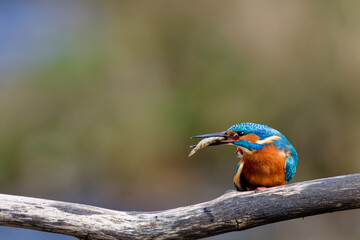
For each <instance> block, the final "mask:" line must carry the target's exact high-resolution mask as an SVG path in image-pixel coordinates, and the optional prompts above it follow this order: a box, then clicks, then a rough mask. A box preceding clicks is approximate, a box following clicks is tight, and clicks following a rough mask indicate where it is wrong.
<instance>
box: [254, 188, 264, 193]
mask: <svg viewBox="0 0 360 240" xmlns="http://www.w3.org/2000/svg"><path fill="white" fill-rule="evenodd" d="M264 189H267V187H257V188H255V190H254V192H255V193H258V192H260V191H261V190H264Z"/></svg>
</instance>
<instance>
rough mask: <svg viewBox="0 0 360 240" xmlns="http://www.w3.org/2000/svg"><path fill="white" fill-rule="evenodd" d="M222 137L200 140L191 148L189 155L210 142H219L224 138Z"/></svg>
mask: <svg viewBox="0 0 360 240" xmlns="http://www.w3.org/2000/svg"><path fill="white" fill-rule="evenodd" d="M224 139H225V138H224V137H208V138H204V139H203V140H201V141H200V142H199V143H198V144H197V145H196V146H195V147H194V149H193V150H191V152H190V154H189V157H191V156H192V155H194V154H195V153H196V152H197V151H198V150H199V149H201V148H204V147H207V146H209V145H210V144H213V143H215V142H219V141H221V140H224Z"/></svg>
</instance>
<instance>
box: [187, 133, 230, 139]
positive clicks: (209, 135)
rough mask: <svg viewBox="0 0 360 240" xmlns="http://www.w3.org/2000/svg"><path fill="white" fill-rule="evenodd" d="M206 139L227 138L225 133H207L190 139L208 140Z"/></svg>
mask: <svg viewBox="0 0 360 240" xmlns="http://www.w3.org/2000/svg"><path fill="white" fill-rule="evenodd" d="M208 137H225V138H226V137H229V135H227V134H226V133H225V132H217V133H207V134H202V135H197V136H193V137H191V138H208Z"/></svg>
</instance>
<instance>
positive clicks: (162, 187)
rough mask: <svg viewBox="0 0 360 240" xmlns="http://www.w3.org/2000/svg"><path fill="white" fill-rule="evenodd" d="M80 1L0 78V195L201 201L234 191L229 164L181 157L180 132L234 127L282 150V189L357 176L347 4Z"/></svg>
mask: <svg viewBox="0 0 360 240" xmlns="http://www.w3.org/2000/svg"><path fill="white" fill-rule="evenodd" d="M66 4H69V5H71V3H66ZM82 5H84V7H83V8H82V7H80V8H78V10H76V11H73V12H72V13H71V14H73V15H74V16H76V17H74V16H73V15H71V16H69V17H71V20H72V21H71V24H68V25H66V26H65V29H66V31H60V32H59V33H58V35H55V37H56V38H55V40H53V41H54V42H50V43H49V44H50V46H53V47H52V48H51V51H52V52H51V53H49V54H48V55H46V56H47V57H45V58H43V59H41V60H39V61H37V62H34V63H31V64H29V65H28V66H26V67H21V68H20V67H19V68H17V69H16V70H14V71H13V72H11V74H8V75H6V76H7V78H8V79H5V80H6V81H3V82H2V83H1V88H0V112H1V119H0V132H1V134H0V146H1V147H0V187H1V189H2V192H8V193H16V194H20V195H30V196H36V197H49V198H55V199H59V200H68V201H79V202H83V203H89V204H92V203H95V204H97V205H99V206H105V207H112V208H116V209H127V210H157V209H164V208H167V207H176V206H181V205H186V204H190V203H195V202H199V201H205V200H208V199H210V198H213V197H216V196H218V195H220V194H222V193H223V192H224V191H225V190H226V189H229V188H233V186H232V175H233V172H234V170H235V166H236V164H237V159H236V158H235V155H234V154H233V152H234V149H232V148H230V147H221V148H220V147H219V148H209V149H206V150H202V151H200V152H199V153H197V154H196V155H195V156H194V157H192V158H190V159H189V158H187V155H188V153H189V148H188V146H189V145H192V144H194V143H195V142H194V140H190V139H189V137H190V136H192V135H196V134H201V133H207V132H214V131H221V130H225V129H227V128H228V127H229V126H230V125H232V124H235V123H238V122H245V121H249V122H261V123H266V124H268V125H270V126H272V127H274V128H276V129H278V130H280V131H281V132H282V133H284V135H286V136H287V137H288V139H289V140H290V141H291V142H292V143H293V145H294V146H295V147H296V149H297V151H298V153H299V164H298V171H297V173H296V175H295V179H294V181H302V180H308V179H313V178H320V177H327V176H334V175H340V174H350V173H356V172H359V170H360V164H359V162H360V161H359V160H360V159H359V158H360V156H359V153H358V151H357V146H359V144H360V121H359V120H360V109H359V102H360V95H359V90H360V81H359V77H360V71H359V68H358V64H359V60H360V47H359V46H360V45H359V41H358V39H359V36H360V30H359V27H358V26H359V23H360V18H359V17H358V11H357V10H356V9H358V7H359V3H357V2H356V1H350V2H337V1H330V2H326V4H325V2H324V1H321V4H320V2H302V1H296V2H292V3H286V2H281V1H276V2H262V3H259V2H245V1H240V2H239V1H226V2H216V1H206V2H205V1H196V2H190V1H181V2H168V1H151V2H139V1H108V2H106V3H105V2H102V1H89V2H86V1H84V2H82ZM85 6H86V7H85ZM50 9H51V11H54V12H56V13H58V10H56V9H55V8H54V9H52V8H51V7H50ZM39 14H41V12H39ZM56 16H57V17H56ZM59 19H60V20H62V18H61V17H59V15H56V14H55V15H54V16H51V14H50V17H49V19H48V20H49V22H52V21H53V22H54V23H53V24H50V26H52V27H53V28H56V27H57V22H56V21H55V20H59ZM31 27H32V28H33V29H34V30H36V29H37V26H31ZM25 40H26V39H24V41H25ZM333 224H334V223H333ZM329 225H331V223H329ZM290 228H291V227H290ZM357 233H358V234H360V233H359V232H357ZM274 236H277V235H276V234H275V235H273V237H274ZM349 236H350V235H349ZM351 236H352V235H351ZM357 236H359V235H357ZM324 239H325V238H324ZM348 239H351V237H349V238H348ZM354 239H355V238H354Z"/></svg>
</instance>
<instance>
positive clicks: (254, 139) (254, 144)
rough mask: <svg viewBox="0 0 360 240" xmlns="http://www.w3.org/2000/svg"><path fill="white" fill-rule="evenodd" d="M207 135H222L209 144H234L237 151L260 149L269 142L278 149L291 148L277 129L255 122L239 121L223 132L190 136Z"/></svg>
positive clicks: (204, 136)
mask: <svg viewBox="0 0 360 240" xmlns="http://www.w3.org/2000/svg"><path fill="white" fill-rule="evenodd" d="M208 137H222V140H220V141H216V142H214V143H212V144H210V146H214V145H223V144H227V145H234V146H236V147H238V150H237V152H239V153H241V154H242V153H243V152H244V153H252V152H254V151H256V150H260V149H262V148H263V147H264V146H266V145H269V144H272V143H273V144H275V146H276V147H278V148H279V149H284V148H289V150H290V151H291V149H290V148H292V146H291V144H290V142H289V141H288V140H287V139H286V138H285V137H284V135H282V134H281V133H280V132H279V131H277V130H275V129H273V128H271V127H269V126H267V125H264V124H257V123H239V124H235V125H233V126H231V127H230V128H229V129H227V130H226V131H223V132H217V133H209V134H203V135H197V136H194V137H192V138H208Z"/></svg>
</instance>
